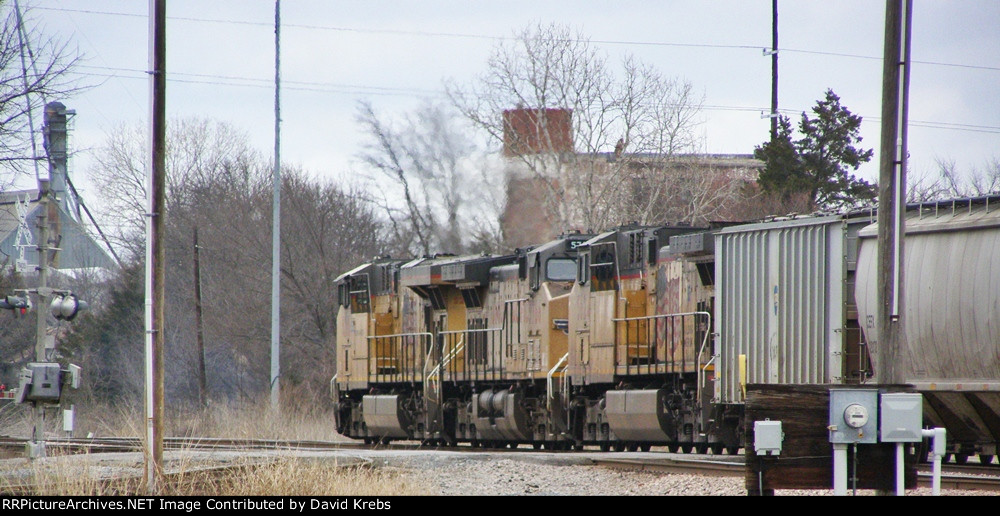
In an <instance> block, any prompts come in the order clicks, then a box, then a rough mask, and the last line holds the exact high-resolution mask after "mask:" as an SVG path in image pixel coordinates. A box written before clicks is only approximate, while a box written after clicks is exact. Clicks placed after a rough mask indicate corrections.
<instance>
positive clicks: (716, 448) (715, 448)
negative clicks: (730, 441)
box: [709, 443, 723, 455]
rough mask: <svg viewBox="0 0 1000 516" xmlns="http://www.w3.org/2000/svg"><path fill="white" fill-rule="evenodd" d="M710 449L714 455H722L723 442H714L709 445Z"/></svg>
mask: <svg viewBox="0 0 1000 516" xmlns="http://www.w3.org/2000/svg"><path fill="white" fill-rule="evenodd" d="M709 449H711V450H712V455H722V449H723V446H722V443H717V444H713V445H711V446H709Z"/></svg>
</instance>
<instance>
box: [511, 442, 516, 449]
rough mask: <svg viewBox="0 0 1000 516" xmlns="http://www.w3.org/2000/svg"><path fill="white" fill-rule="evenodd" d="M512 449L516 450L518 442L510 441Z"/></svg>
mask: <svg viewBox="0 0 1000 516" xmlns="http://www.w3.org/2000/svg"><path fill="white" fill-rule="evenodd" d="M510 449H511V450H516V449H517V443H514V442H512V443H510Z"/></svg>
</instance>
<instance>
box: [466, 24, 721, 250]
mask: <svg viewBox="0 0 1000 516" xmlns="http://www.w3.org/2000/svg"><path fill="white" fill-rule="evenodd" d="M448 89H449V94H450V96H451V99H452V101H453V102H454V104H455V105H456V106H458V108H459V109H460V110H461V112H462V113H463V114H465V116H467V117H468V118H469V119H470V120H472V121H473V122H474V123H475V124H476V125H477V126H478V127H480V128H481V129H483V130H485V131H486V132H487V133H488V134H489V135H490V137H491V138H492V140H493V141H495V142H500V143H504V144H505V154H506V155H507V156H508V157H509V158H510V159H511V161H512V162H513V163H514V164H515V165H513V168H514V170H512V171H511V174H512V175H513V176H517V175H520V176H521V177H525V176H526V177H529V178H531V179H532V180H533V182H534V184H535V188H537V189H540V190H541V191H542V193H543V196H542V197H543V206H542V208H543V210H544V213H541V214H539V216H541V217H546V218H548V219H550V220H551V221H552V226H553V227H554V228H555V229H556V231H559V230H562V229H568V228H574V227H575V228H580V227H582V228H591V229H599V228H603V227H606V226H608V225H609V224H612V223H615V222H618V221H620V220H621V219H622V218H623V217H624V216H626V213H624V212H623V210H622V204H621V202H620V200H621V199H620V196H619V195H618V194H619V193H620V191H619V189H620V186H621V184H622V183H623V182H628V181H631V180H632V177H631V174H633V173H634V172H635V171H636V170H639V169H640V168H641V167H637V166H636V163H639V162H646V163H651V162H653V161H661V162H662V161H665V160H669V158H670V157H671V156H673V155H675V154H678V153H682V152H691V151H693V150H694V149H696V148H697V143H698V142H697V138H696V136H695V131H694V130H695V128H696V126H697V123H698V115H699V112H700V108H701V102H702V101H701V99H700V98H699V97H698V95H697V94H696V93H695V92H694V88H693V87H692V85H691V84H690V83H687V82H685V81H682V80H679V79H670V78H667V77H665V76H663V75H662V74H661V73H660V72H659V71H657V70H656V69H654V68H653V67H651V66H649V65H646V64H643V63H641V62H640V61H639V60H638V59H636V58H635V57H631V56H626V57H625V58H624V59H623V60H622V62H621V67H620V71H619V72H618V73H615V72H614V71H613V70H612V67H611V65H610V63H609V59H608V58H607V57H606V56H605V55H603V54H602V53H601V52H600V51H598V49H596V48H595V47H594V46H592V45H591V44H590V41H589V39H588V38H586V37H585V36H583V35H580V34H574V33H572V32H571V31H570V30H569V29H568V28H565V27H562V26H559V25H555V24H552V25H547V26H546V25H537V26H534V27H529V28H527V29H524V30H522V31H521V32H519V33H518V34H516V37H515V38H514V39H513V40H511V41H508V42H502V43H500V44H498V45H497V47H496V48H495V49H494V52H493V55H492V56H491V57H490V59H489V61H488V63H487V71H486V72H485V73H484V74H483V75H482V76H480V77H479V79H478V80H477V81H476V82H475V83H474V84H473V85H472V86H471V87H468V88H462V87H459V86H456V85H451V86H449V88H448ZM517 108H520V109H525V110H528V111H529V112H530V113H531V115H530V121H529V125H533V126H534V127H533V129H532V131H531V134H530V136H529V138H531V139H536V140H537V141H531V142H528V141H522V140H519V138H521V136H522V135H520V134H518V132H517V131H515V130H514V129H516V128H513V127H511V125H512V124H511V121H510V119H509V118H507V117H505V116H504V115H503V114H504V111H507V110H511V109H517ZM550 110H558V111H560V112H562V113H569V114H570V115H571V118H570V124H571V127H570V128H569V138H570V139H571V142H570V145H566V143H565V142H564V141H563V140H564V139H565V138H566V134H565V128H564V127H563V126H562V125H563V122H562V121H561V120H560V119H559V118H557V115H558V116H563V115H559V113H553V112H552V111H550ZM567 147H568V148H567ZM661 177H662V176H661ZM645 204H646V205H651V204H652V203H648V202H647V203H645ZM633 208H636V206H634V207H633ZM640 212H641V213H640V215H641V217H640V218H642V219H652V218H653V215H652V213H650V212H648V211H643V210H640ZM516 244H517V243H515V245H516Z"/></svg>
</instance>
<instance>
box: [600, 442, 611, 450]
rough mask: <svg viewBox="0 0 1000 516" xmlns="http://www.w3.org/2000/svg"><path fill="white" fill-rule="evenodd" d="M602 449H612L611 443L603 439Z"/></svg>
mask: <svg viewBox="0 0 1000 516" xmlns="http://www.w3.org/2000/svg"><path fill="white" fill-rule="evenodd" d="M601 451H603V452H606V451H611V443H609V442H607V441H603V442H602V443H601Z"/></svg>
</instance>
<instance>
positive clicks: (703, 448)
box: [694, 443, 708, 455]
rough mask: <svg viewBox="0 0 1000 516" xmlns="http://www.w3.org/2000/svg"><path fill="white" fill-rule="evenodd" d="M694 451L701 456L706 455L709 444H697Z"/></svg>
mask: <svg viewBox="0 0 1000 516" xmlns="http://www.w3.org/2000/svg"><path fill="white" fill-rule="evenodd" d="M694 450H695V453H697V454H699V455H705V454H706V453H708V444H706V443H700V444H696V445H695V446H694Z"/></svg>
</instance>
